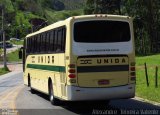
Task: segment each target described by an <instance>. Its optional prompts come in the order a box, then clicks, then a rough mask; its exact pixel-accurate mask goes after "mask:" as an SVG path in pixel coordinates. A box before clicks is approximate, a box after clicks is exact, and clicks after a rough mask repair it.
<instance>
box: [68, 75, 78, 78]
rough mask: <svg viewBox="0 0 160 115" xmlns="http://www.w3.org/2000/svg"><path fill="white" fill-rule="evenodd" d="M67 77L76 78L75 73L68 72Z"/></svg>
mask: <svg viewBox="0 0 160 115" xmlns="http://www.w3.org/2000/svg"><path fill="white" fill-rule="evenodd" d="M68 77H69V78H76V75H75V74H69V75H68Z"/></svg>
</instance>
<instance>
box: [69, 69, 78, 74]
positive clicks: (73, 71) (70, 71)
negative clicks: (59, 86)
mask: <svg viewBox="0 0 160 115" xmlns="http://www.w3.org/2000/svg"><path fill="white" fill-rule="evenodd" d="M68 72H69V73H75V72H76V71H75V69H69V70H68Z"/></svg>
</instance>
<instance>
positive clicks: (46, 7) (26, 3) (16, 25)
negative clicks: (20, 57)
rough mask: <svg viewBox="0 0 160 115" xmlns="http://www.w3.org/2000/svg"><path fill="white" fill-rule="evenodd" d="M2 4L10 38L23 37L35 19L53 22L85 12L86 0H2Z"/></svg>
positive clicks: (0, 2) (0, 0) (7, 35)
mask: <svg viewBox="0 0 160 115" xmlns="http://www.w3.org/2000/svg"><path fill="white" fill-rule="evenodd" d="M0 4H4V5H5V29H6V33H7V34H6V38H7V39H9V38H11V37H16V38H23V37H24V36H25V35H26V34H27V33H28V32H31V20H33V19H40V20H44V21H46V22H47V23H48V24H51V23H54V22H56V21H58V20H63V19H66V18H68V17H70V16H73V15H81V14H83V8H84V5H85V0H0ZM0 24H1V18H0ZM8 25H9V27H8ZM0 40H1V39H0Z"/></svg>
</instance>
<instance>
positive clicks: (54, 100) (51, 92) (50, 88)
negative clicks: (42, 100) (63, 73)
mask: <svg viewBox="0 0 160 115" xmlns="http://www.w3.org/2000/svg"><path fill="white" fill-rule="evenodd" d="M49 99H50V102H51V104H52V105H59V104H60V100H58V99H56V98H55V97H54V92H53V85H52V82H50V83H49Z"/></svg>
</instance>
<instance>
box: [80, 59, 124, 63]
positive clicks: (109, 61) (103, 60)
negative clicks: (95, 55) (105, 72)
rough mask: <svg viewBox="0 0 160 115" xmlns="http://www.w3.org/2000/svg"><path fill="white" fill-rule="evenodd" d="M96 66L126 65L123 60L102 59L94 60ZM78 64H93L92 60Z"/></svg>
mask: <svg viewBox="0 0 160 115" xmlns="http://www.w3.org/2000/svg"><path fill="white" fill-rule="evenodd" d="M94 62H96V64H112V63H126V59H125V58H104V59H96V61H94ZM80 64H93V60H92V59H83V60H80Z"/></svg>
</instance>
